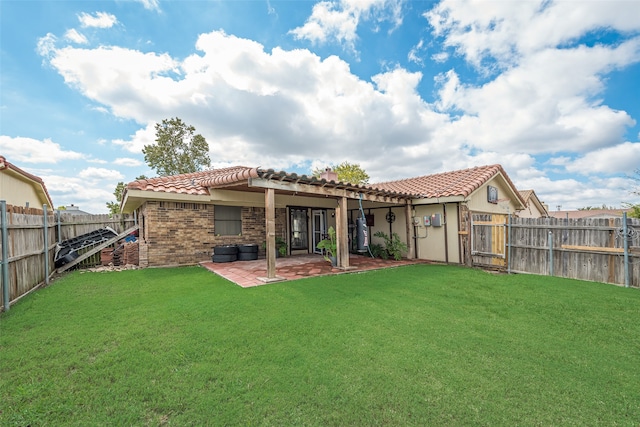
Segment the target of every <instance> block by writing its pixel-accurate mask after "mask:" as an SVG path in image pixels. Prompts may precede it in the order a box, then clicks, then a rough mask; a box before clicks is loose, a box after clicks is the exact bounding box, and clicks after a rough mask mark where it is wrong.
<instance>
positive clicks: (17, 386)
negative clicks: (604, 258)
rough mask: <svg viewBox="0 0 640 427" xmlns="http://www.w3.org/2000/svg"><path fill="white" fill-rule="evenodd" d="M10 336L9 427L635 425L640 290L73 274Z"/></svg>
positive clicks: (494, 280) (160, 272)
mask: <svg viewBox="0 0 640 427" xmlns="http://www.w3.org/2000/svg"><path fill="white" fill-rule="evenodd" d="M0 328H1V329H0V411H1V412H0V425H3V426H4V425H21V426H26V425H31V426H40V425H77V426H88V425H174V426H183V425H197V426H200V425H277V426H283V425H296V426H298V425H318V426H332V425H335V426H346V425H357V426H363V425H400V426H405V425H418V426H424V425H429V426H438V425H445V426H451V425H464V426H468V425H488V426H493V425H508V426H514V425H522V426H532V425H541V426H549V425H554V426H568V425H588V426H598V425H601V426H611V425H621V426H638V425H639V424H640V291H638V290H637V289H624V288H619V287H615V286H612V285H605V284H599V283H589V282H580V281H573V280H566V279H560V278H549V277H540V276H529V275H511V276H507V275H495V274H489V273H486V272H483V271H478V270H472V269H466V268H459V267H452V266H437V265H416V266H409V267H402V268H396V269H388V270H381V271H375V272H368V273H362V274H350V275H338V276H332V277H321V278H314V279H306V280H300V281H296V282H285V283H279V284H272V285H267V286H261V287H257V288H251V289H242V288H240V287H238V286H236V285H233V284H231V283H229V282H227V281H225V280H223V279H220V278H219V277H217V276H215V275H214V274H212V273H209V272H208V271H206V270H205V269H202V268H199V267H189V268H174V269H144V270H135V271H126V272H111V273H88V272H85V273H80V272H74V273H71V274H69V275H67V276H65V277H63V278H61V279H59V280H57V281H55V282H54V283H53V284H52V285H51V286H50V287H48V288H46V289H43V290H40V291H38V292H36V293H34V294H32V295H30V296H28V297H26V298H25V299H23V300H22V301H20V302H19V303H18V304H16V305H15V306H13V307H11V310H10V311H9V312H7V313H3V314H2V315H1V317H0Z"/></svg>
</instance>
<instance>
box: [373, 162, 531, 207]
mask: <svg viewBox="0 0 640 427" xmlns="http://www.w3.org/2000/svg"><path fill="white" fill-rule="evenodd" d="M496 175H501V176H502V177H503V178H504V180H505V181H506V182H507V184H508V185H509V186H510V187H511V189H513V191H514V193H513V195H514V196H515V197H516V198H517V199H518V202H520V203H522V205H523V206H524V204H525V202H524V200H523V199H522V197H521V196H520V194H519V193H518V192H517V190H516V186H515V185H513V182H511V179H509V176H508V175H507V173H506V172H505V171H504V169H503V168H502V166H501V165H489V166H477V167H474V168H469V169H462V170H456V171H451V172H442V173H436V174H432V175H425V176H419V177H416V178H407V179H401V180H399V181H389V182H382V183H379V184H373V185H374V186H375V187H377V188H381V189H387V190H390V191H398V192H403V193H409V194H412V195H414V196H416V197H421V198H428V199H432V198H442V197H451V196H461V197H468V196H469V195H470V194H471V193H473V192H474V191H475V190H477V189H478V188H480V187H481V186H482V185H484V184H485V183H486V182H487V181H489V180H490V179H492V178H493V177H494V176H496Z"/></svg>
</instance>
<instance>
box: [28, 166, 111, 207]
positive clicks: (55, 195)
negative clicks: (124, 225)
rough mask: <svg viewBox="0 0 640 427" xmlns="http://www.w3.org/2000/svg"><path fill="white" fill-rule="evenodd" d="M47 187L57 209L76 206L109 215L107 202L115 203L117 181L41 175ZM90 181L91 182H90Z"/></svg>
mask: <svg viewBox="0 0 640 427" xmlns="http://www.w3.org/2000/svg"><path fill="white" fill-rule="evenodd" d="M40 177H41V178H42V179H43V181H44V182H45V183H46V185H47V190H48V191H49V194H50V195H51V198H52V199H53V201H54V203H55V205H56V207H57V206H68V205H71V204H73V205H75V206H77V207H78V208H79V209H81V210H83V211H85V212H89V213H93V214H99V213H107V212H108V210H107V208H106V202H110V201H113V202H115V196H114V195H113V191H114V189H115V187H116V184H117V179H116V180H114V181H112V182H104V181H103V180H101V179H93V178H94V177H89V178H80V177H76V176H61V175H40ZM88 179H89V180H88Z"/></svg>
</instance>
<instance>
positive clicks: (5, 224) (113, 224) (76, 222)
mask: <svg viewBox="0 0 640 427" xmlns="http://www.w3.org/2000/svg"><path fill="white" fill-rule="evenodd" d="M136 223H137V221H136V218H135V217H134V216H133V215H113V216H109V215H106V214H105V215H72V214H68V213H64V211H51V210H49V209H48V207H47V206H46V205H43V209H33V208H23V207H19V206H11V205H7V204H6V202H5V201H4V200H0V226H1V229H2V236H1V237H2V238H1V240H0V246H1V252H0V253H1V256H2V259H1V274H0V277H1V279H2V310H4V311H6V310H8V309H9V307H10V305H11V304H12V303H13V302H15V301H17V300H18V299H20V298H21V297H23V296H24V295H26V294H28V293H29V292H31V291H33V290H35V289H37V288H39V287H40V286H42V285H47V284H49V280H50V278H51V276H52V275H53V274H54V272H55V271H56V269H55V265H54V256H55V250H56V247H57V245H58V244H59V243H61V242H63V241H65V240H68V239H71V238H74V237H76V236H79V235H82V234H85V233H89V232H92V231H94V230H98V229H101V228H105V227H110V228H112V229H113V230H115V231H116V233H118V234H120V233H122V232H124V231H126V230H128V229H130V228H131V227H132V226H134V225H136ZM83 262H84V264H83V265H91V264H92V263H93V264H98V263H99V262H100V260H99V254H98V256H96V257H92V258H88V259H87V260H85V261H83Z"/></svg>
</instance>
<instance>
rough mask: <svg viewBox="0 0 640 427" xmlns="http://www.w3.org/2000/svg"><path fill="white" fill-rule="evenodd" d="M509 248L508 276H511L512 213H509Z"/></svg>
mask: <svg viewBox="0 0 640 427" xmlns="http://www.w3.org/2000/svg"><path fill="white" fill-rule="evenodd" d="M508 234H509V235H508V239H509V241H508V243H507V244H508V245H509V246H508V247H507V274H511V212H509V233H508Z"/></svg>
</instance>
